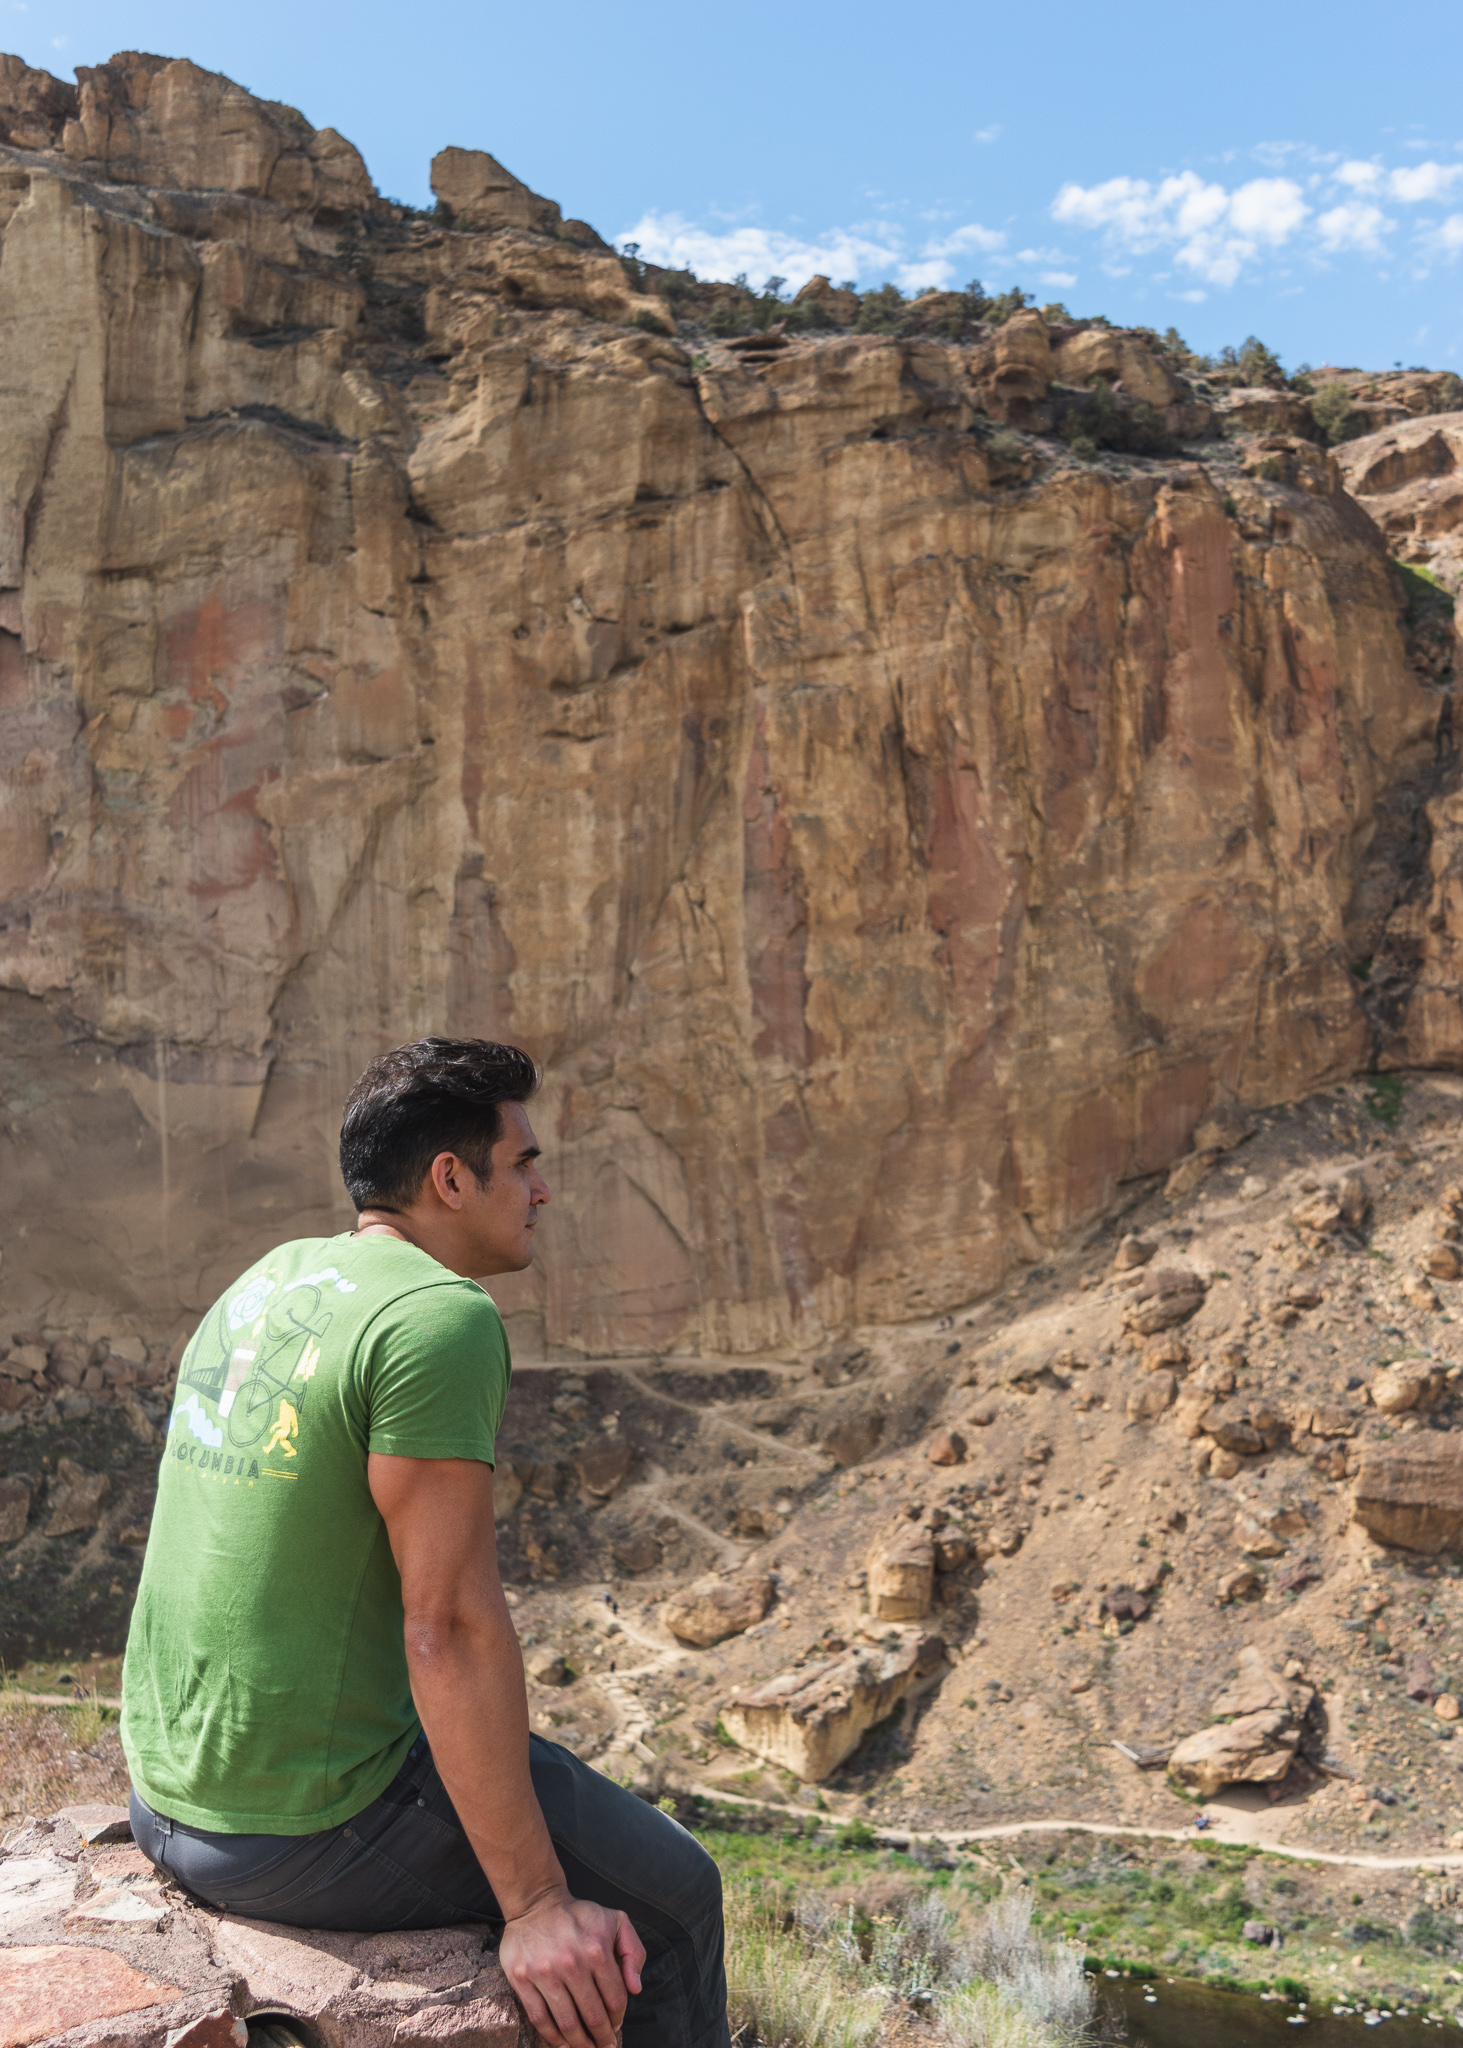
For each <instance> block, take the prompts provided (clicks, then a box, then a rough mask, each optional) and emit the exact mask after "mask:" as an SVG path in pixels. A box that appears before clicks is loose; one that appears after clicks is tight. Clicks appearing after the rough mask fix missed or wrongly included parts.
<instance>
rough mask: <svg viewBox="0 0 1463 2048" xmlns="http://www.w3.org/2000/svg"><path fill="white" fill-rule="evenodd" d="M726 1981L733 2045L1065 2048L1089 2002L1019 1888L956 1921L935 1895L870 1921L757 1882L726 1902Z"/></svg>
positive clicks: (1075, 2041) (1083, 2021) (1082, 2023)
mask: <svg viewBox="0 0 1463 2048" xmlns="http://www.w3.org/2000/svg"><path fill="white" fill-rule="evenodd" d="M727 1984H728V1991H729V2003H730V2007H731V2020H732V2029H733V2034H734V2037H735V2038H736V2040H737V2041H738V2042H739V2043H740V2044H741V2048H868V2044H872V2043H875V2042H877V2043H879V2044H880V2048H894V2044H895V2043H899V2044H901V2048H905V2044H914V2043H916V2042H919V2043H923V2044H926V2048H1079V2044H1081V2043H1083V2042H1086V2041H1089V2040H1090V2039H1091V2038H1092V2027H1093V2019H1094V2012H1095V2005H1096V2001H1095V1997H1094V1994H1093V1990H1092V1987H1091V1985H1090V1984H1089V1983H1088V1981H1087V1978H1086V1975H1085V1973H1084V1970H1083V1966H1082V1959H1081V1957H1080V1956H1079V1955H1078V1954H1077V1952H1076V1950H1075V1949H1072V1948H1071V1947H1070V1946H1069V1945H1068V1944H1066V1943H1064V1942H1058V1943H1049V1942H1045V1941H1043V1940H1042V1939H1041V1938H1040V1937H1039V1936H1037V1935H1035V1934H1033V1932H1032V1928H1031V1899H1030V1894H1029V1893H1024V1892H1023V1893H1016V1894H1012V1895H1010V1896H1008V1897H1007V1898H1004V1899H1001V1900H999V1901H997V1902H996V1904H995V1905H994V1906H992V1907H990V1908H989V1909H988V1910H986V1911H984V1912H982V1913H981V1914H980V1915H979V1917H978V1918H977V1919H976V1920H975V1921H974V1922H973V1924H971V1925H969V1926H962V1925H961V1924H960V1922H959V1920H958V1919H957V1917H956V1915H955V1914H954V1913H953V1912H952V1911H951V1910H950V1908H949V1906H948V1905H947V1904H946V1903H945V1901H944V1900H943V1899H941V1898H940V1897H939V1896H938V1895H937V1894H934V1893H929V1894H926V1895H925V1896H924V1897H923V1898H917V1899H909V1898H906V1899H905V1900H904V1901H903V1902H902V1903H901V1904H899V1905H898V1906H891V1907H890V1908H889V1909H888V1910H887V1911H885V1912H882V1913H880V1914H879V1915H878V1917H877V1918H875V1919H874V1920H872V1921H869V1920H868V1919H867V1918H865V1919H864V1920H863V1921H862V1922H860V1920H859V1918H858V1916H857V1913H856V1910H855V1909H854V1908H853V1907H852V1906H844V1907H839V1906H836V1905H834V1904H832V1903H831V1902H830V1901H829V1900H828V1899H826V1898H824V1897H820V1896H818V1895H817V1894H805V1895H804V1896H803V1897H802V1898H801V1899H799V1900H798V1901H797V1903H796V1905H795V1906H793V1907H792V1908H791V1910H789V1908H788V1905H787V1903H786V1901H784V1900H781V1899H779V1898H778V1897H777V1896H776V1895H775V1894H773V1895H771V1896H769V1893H768V1892H767V1890H766V1889H765V1888H763V1889H755V1890H754V1889H752V1888H750V1887H735V1888H733V1889H732V1890H731V1891H730V1892H729V1894H728V1900H727Z"/></svg>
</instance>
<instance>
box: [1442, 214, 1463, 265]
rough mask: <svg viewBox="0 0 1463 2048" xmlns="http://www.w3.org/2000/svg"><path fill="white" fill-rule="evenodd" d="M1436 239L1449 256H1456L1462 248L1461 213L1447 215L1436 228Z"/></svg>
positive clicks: (1462, 219) (1462, 228)
mask: <svg viewBox="0 0 1463 2048" xmlns="http://www.w3.org/2000/svg"><path fill="white" fill-rule="evenodd" d="M1438 240H1439V242H1441V244H1442V246H1443V248H1444V249H1445V250H1446V252H1447V253H1448V255H1450V256H1456V255H1457V254H1458V252H1459V251H1460V250H1463V213H1450V214H1449V215H1448V218H1447V219H1446V220H1445V221H1444V222H1443V224H1442V226H1441V227H1440V228H1439V229H1438Z"/></svg>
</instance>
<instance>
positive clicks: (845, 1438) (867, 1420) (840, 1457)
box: [823, 1408, 884, 1466]
mask: <svg viewBox="0 0 1463 2048" xmlns="http://www.w3.org/2000/svg"><path fill="white" fill-rule="evenodd" d="M883 1435H884V1411H883V1409H882V1408H865V1409H864V1410H862V1412H861V1413H858V1414H855V1415H850V1416H847V1417H845V1419H844V1420H843V1421H842V1422H838V1423H835V1424H834V1426H833V1428H832V1429H830V1430H829V1431H828V1433H827V1435H826V1436H825V1437H824V1439H823V1449H824V1450H825V1451H826V1452H827V1453H828V1455H829V1457H830V1458H831V1459H832V1460H833V1462H834V1464H835V1465H840V1466H848V1465H862V1463H863V1462H864V1459H865V1458H871V1457H872V1456H873V1454H874V1452H875V1451H876V1450H877V1449H878V1447H879V1443H880V1440H881V1439H882V1437H883Z"/></svg>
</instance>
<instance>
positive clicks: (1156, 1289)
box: [1123, 1266, 1204, 1337]
mask: <svg viewBox="0 0 1463 2048" xmlns="http://www.w3.org/2000/svg"><path fill="white" fill-rule="evenodd" d="M1203 1301H1204V1282H1203V1280H1202V1279H1201V1278H1200V1276H1199V1275H1198V1274H1197V1273H1195V1272H1193V1271H1191V1270H1190V1269H1189V1268H1188V1267H1186V1266H1160V1267H1158V1268H1156V1269H1154V1270H1151V1271H1149V1272H1147V1273H1145V1274H1144V1276H1143V1278H1142V1279H1141V1280H1140V1281H1139V1282H1138V1286H1137V1288H1136V1290H1135V1292H1134V1295H1133V1299H1132V1301H1131V1302H1130V1303H1129V1304H1128V1306H1127V1308H1126V1309H1125V1310H1124V1312H1123V1321H1124V1322H1125V1323H1126V1324H1127V1326H1128V1328H1129V1329H1130V1330H1133V1331H1136V1332H1137V1334H1138V1335H1139V1336H1141V1337H1151V1336H1153V1335H1154V1334H1155V1333H1156V1332H1157V1331H1159V1330H1167V1329H1170V1328H1171V1327H1172V1326H1173V1325H1174V1324H1175V1323H1182V1322H1187V1320H1188V1318H1189V1317H1190V1316H1191V1315H1192V1314H1193V1313H1194V1311H1195V1309H1197V1308H1200V1307H1202V1305H1203Z"/></svg>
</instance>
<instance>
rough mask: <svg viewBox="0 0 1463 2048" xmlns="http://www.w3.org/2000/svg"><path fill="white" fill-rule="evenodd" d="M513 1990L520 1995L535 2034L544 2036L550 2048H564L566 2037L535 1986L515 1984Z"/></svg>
mask: <svg viewBox="0 0 1463 2048" xmlns="http://www.w3.org/2000/svg"><path fill="white" fill-rule="evenodd" d="M513 1989H514V1990H515V1991H516V1992H517V1993H518V1999H519V2003H520V2004H521V2005H522V2007H523V2010H524V2011H525V2012H526V2013H527V2015H528V2023H529V2025H530V2026H531V2027H532V2028H533V2029H534V2031H535V2033H538V2034H541V2035H542V2036H543V2039H544V2040H545V2042H546V2043H547V2044H548V2048H564V2037H563V2035H562V2034H561V2033H560V2032H559V2030H558V2028H557V2027H556V2026H555V2025H554V2022H553V2017H552V2015H551V2014H550V2012H549V2009H548V2007H547V2006H546V2005H545V2004H544V2002H543V2000H542V1999H541V1998H540V1997H539V1995H538V1992H537V1990H536V1989H535V1988H534V1986H533V1985H532V1984H529V1983H524V1984H522V1985H519V1984H515V1985H514V1986H513Z"/></svg>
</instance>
